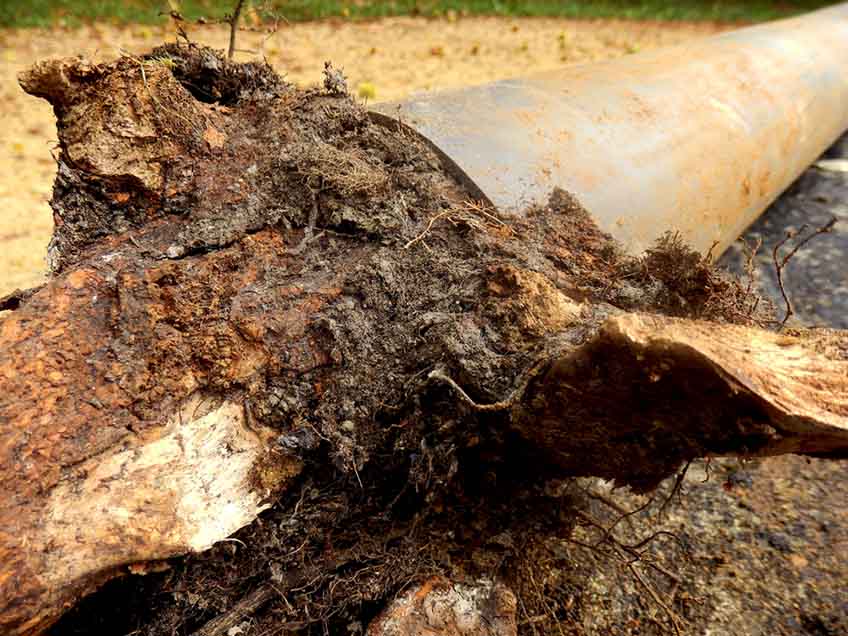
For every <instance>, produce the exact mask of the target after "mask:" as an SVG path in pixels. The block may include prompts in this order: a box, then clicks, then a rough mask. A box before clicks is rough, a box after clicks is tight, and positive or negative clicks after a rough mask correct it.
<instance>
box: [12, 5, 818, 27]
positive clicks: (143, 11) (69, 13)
mask: <svg viewBox="0 0 848 636" xmlns="http://www.w3.org/2000/svg"><path fill="white" fill-rule="evenodd" d="M234 4H235V3H234V0H182V1H181V2H179V5H180V10H181V11H182V13H183V15H184V16H185V17H186V18H188V19H192V20H194V19H197V18H199V17H201V16H202V17H206V18H210V19H215V18H222V17H223V16H224V15H226V14H227V13H228V12H229V11H230V10H231V8H232V6H233V5H234ZM253 4H254V6H263V7H265V12H267V13H269V14H271V13H276V14H277V15H281V16H285V18H286V19H288V20H290V21H302V20H315V19H321V18H329V17H335V16H341V17H347V18H360V19H361V18H376V17H384V16H393V15H421V16H426V17H439V16H445V15H448V14H450V15H466V14H468V15H498V16H515V17H518V16H559V17H567V18H585V19H591V18H628V19H640V20H715V21H722V22H758V21H762V20H769V19H773V18H779V17H786V16H789V15H794V14H797V13H802V12H804V11H810V10H813V9H817V8H820V7H824V6H827V5H829V4H833V3H832V2H827V1H823V0H793V1H790V2H768V1H764V0H752V1H744V0H724V1H722V0H688V1H683V2H675V3H669V2H665V1H663V0H597V1H589V2H587V1H579V0H388V1H379V0H270V1H264V0H254V2H253ZM168 8H169V7H168V2H167V1H166V0H28V1H27V0H0V26H3V27H43V26H53V25H60V26H77V25H79V24H82V23H86V22H92V21H95V20H100V21H108V22H112V23H118V24H126V23H142V24H155V23H161V22H162V21H164V20H165V19H166V16H165V15H164V14H166V13H167V10H168Z"/></svg>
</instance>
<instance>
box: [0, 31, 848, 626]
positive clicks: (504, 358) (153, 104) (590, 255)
mask: <svg viewBox="0 0 848 636" xmlns="http://www.w3.org/2000/svg"><path fill="white" fill-rule="evenodd" d="M21 82H22V85H23V86H24V88H25V89H26V90H27V91H28V92H30V93H32V94H34V95H38V96H41V97H44V98H46V99H48V100H49V101H50V102H51V103H52V104H53V106H54V109H55V111H56V115H57V119H58V127H59V135H60V144H61V155H60V158H59V165H58V175H57V180H56V185H55V188H54V195H53V200H52V206H53V209H54V213H55V221H56V231H55V234H54V238H53V240H52V242H51V245H50V249H49V255H50V256H49V258H50V264H51V268H52V270H53V276H52V277H51V280H50V281H49V282H48V283H47V284H46V285H45V286H44V287H43V288H42V289H40V290H37V291H36V292H35V293H33V294H31V295H28V296H27V295H24V296H23V297H20V298H18V299H17V300H15V302H8V303H3V304H2V306H4V307H10V308H13V311H12V312H10V313H9V314H8V315H7V316H6V317H5V318H4V319H3V322H2V325H0V378H2V387H0V482H2V484H3V489H4V492H5V493H7V496H6V498H5V499H4V501H3V502H2V503H0V563H2V566H0V627H2V631H3V632H4V633H9V634H35V633H39V632H41V631H43V630H44V629H45V628H46V627H48V626H49V625H50V624H51V623H52V622H53V621H55V620H56V619H57V618H58V617H59V616H60V615H61V613H62V612H63V611H65V610H66V609H67V608H68V607H70V606H71V605H72V604H73V603H74V602H75V601H76V600H77V599H78V598H80V597H81V596H83V595H85V594H87V593H89V592H90V591H92V590H94V589H95V588H97V587H98V586H99V585H101V584H102V583H103V582H104V581H106V580H108V579H110V578H112V577H115V576H117V575H119V574H122V573H125V572H133V571H145V570H146V569H149V568H150V567H151V566H149V565H145V563H148V562H150V561H154V560H159V559H166V558H169V557H172V556H175V555H179V554H184V553H187V552H197V551H202V550H205V549H207V548H209V547H210V546H212V545H213V544H215V543H216V542H219V541H222V540H224V539H226V538H227V537H229V536H230V535H231V534H232V533H234V532H235V531H236V530H238V529H239V528H242V527H243V526H246V525H247V524H250V523H251V522H252V521H253V520H254V519H256V518H257V516H258V515H259V513H260V512H261V511H263V510H265V509H267V508H269V507H272V506H274V507H275V508H276V509H278V510H290V511H291V517H292V518H294V517H295V516H297V514H298V511H299V510H300V509H301V506H302V503H303V501H304V498H307V499H308V497H307V496H306V494H304V493H306V492H307V490H309V488H307V486H308V485H309V484H314V483H320V484H323V485H322V486H321V488H318V489H317V492H318V493H319V494H317V495H314V496H312V500H314V503H313V506H314V508H315V509H316V510H318V511H319V512H316V513H315V517H314V518H311V519H310V520H309V521H308V522H306V521H298V523H297V524H295V525H294V526H292V527H290V528H289V529H288V531H287V534H285V536H283V537H280V536H279V535H274V536H275V538H274V541H276V543H277V545H278V548H277V549H278V550H279V552H278V553H275V554H277V556H276V557H275V560H274V563H275V564H276V566H275V567H277V570H275V571H274V572H275V573H274V574H273V578H274V580H275V581H276V583H277V585H278V586H280V588H285V589H299V587H298V586H304V585H306V584H307V583H308V582H310V581H312V582H313V583H314V582H315V581H319V580H320V581H324V580H325V579H326V580H329V579H327V577H330V576H331V575H332V576H340V574H339V572H340V571H341V570H343V569H344V567H348V566H345V565H344V564H348V565H349V564H350V563H353V562H356V563H362V562H369V559H371V560H373V561H375V562H379V563H380V564H382V565H381V568H383V569H380V568H377V569H378V572H375V573H372V574H373V577H375V578H374V580H372V581H371V582H370V583H369V587H368V588H367V589H368V591H367V593H366V592H365V591H361V590H360V588H357V590H360V591H358V592H357V594H360V596H356V595H354V594H351V593H350V590H348V593H349V595H350V596H351V598H353V599H354V600H356V599H359V600H362V599H366V600H372V601H379V600H381V599H382V600H383V601H385V600H386V599H387V598H390V596H391V595H392V594H394V593H395V591H397V590H398V589H400V586H401V584H403V583H404V582H405V581H404V577H407V578H412V577H414V576H421V575H424V574H435V573H439V574H448V575H450V574H453V573H455V572H454V571H467V569H468V568H470V567H471V565H469V564H471V563H473V562H474V559H473V555H472V554H471V551H470V550H471V548H470V547H469V546H470V545H471V543H470V542H469V541H470V539H469V537H470V535H469V533H471V532H472V531H471V528H473V527H476V526H475V524H478V523H480V519H475V518H474V515H470V516H468V515H465V513H464V512H462V513H460V509H461V510H464V509H465V508H463V506H465V505H466V503H467V502H468V501H469V500H473V499H475V498H476V500H478V501H480V502H486V501H489V499H488V498H489V497H490V496H494V494H495V493H494V491H498V492H497V496H499V497H500V496H503V495H504V492H505V491H504V488H507V487H506V486H504V485H503V484H505V483H508V484H509V486H508V491H509V492H510V493H511V495H510V496H513V497H515V498H516V501H521V502H525V500H527V497H530V495H529V494H528V493H531V492H535V490H537V489H538V487H539V486H540V484H544V483H546V482H548V481H550V480H552V479H553V480H556V479H562V478H565V477H576V476H600V477H604V478H607V479H613V480H616V481H618V482H620V483H622V484H628V485H630V486H632V487H633V488H634V489H636V490H639V491H647V490H650V489H652V488H654V487H655V486H656V485H657V484H658V483H659V481H660V480H662V479H663V478H665V477H667V476H669V475H672V474H674V472H675V471H676V470H677V469H678V468H679V467H680V466H681V465H682V464H683V463H685V462H688V461H690V460H692V459H694V458H697V457H709V456H711V455H724V454H738V455H742V456H746V457H750V456H761V455H769V454H779V453H787V452H793V453H803V454H809V455H815V456H827V457H846V456H848V390H846V389H848V381H846V377H848V338H847V337H846V336H845V334H843V333H841V332H827V333H826V332H821V331H815V332H810V333H806V332H805V333H801V332H798V333H794V334H793V335H788V334H775V333H771V332H767V331H763V330H761V329H759V328H757V325H760V324H762V323H763V321H764V320H765V318H764V317H763V315H762V313H760V312H759V310H758V305H757V303H756V300H755V299H754V298H753V296H752V295H751V294H750V292H749V291H747V290H746V289H745V288H744V287H742V286H741V285H739V284H738V283H736V282H734V281H730V280H728V279H725V278H723V277H722V276H720V275H719V274H716V273H715V272H713V271H712V270H711V269H710V268H709V266H708V265H707V264H706V263H705V262H704V261H703V260H702V259H700V257H698V256H697V255H696V254H694V253H692V252H689V251H687V250H686V249H685V248H683V247H682V246H681V245H679V243H677V242H676V241H675V240H674V239H673V238H667V239H665V240H664V241H663V242H661V244H660V245H658V246H657V248H656V249H655V250H654V251H652V252H649V253H648V254H647V255H646V256H645V257H644V258H640V259H634V258H631V257H627V256H624V255H623V254H622V253H621V252H619V251H618V250H617V248H616V246H615V245H614V243H613V242H612V240H611V239H609V237H607V236H606V235H604V234H603V233H601V232H600V231H599V230H597V229H596V228H595V227H594V226H593V225H592V223H591V221H590V220H589V217H588V215H586V213H585V212H584V211H583V210H582V209H581V208H580V206H579V204H578V203H577V202H576V201H574V200H573V199H572V198H571V197H569V196H568V195H567V194H565V193H563V192H555V193H553V194H552V196H551V199H550V201H549V203H548V204H547V205H546V206H539V207H535V208H532V209H530V210H527V211H526V212H525V213H524V214H522V215H511V216H504V215H502V214H500V213H498V211H496V210H492V209H488V208H486V207H484V206H481V205H479V204H476V203H475V202H473V201H470V200H468V195H467V194H466V193H465V192H464V191H463V189H462V186H461V185H460V184H459V183H456V182H454V181H453V180H452V179H451V178H450V177H449V176H447V175H446V174H445V172H444V171H443V170H442V167H441V165H440V163H439V159H438V157H436V156H435V155H434V154H433V153H432V151H431V150H430V149H429V148H428V147H426V146H425V145H424V144H422V143H421V142H420V141H419V140H418V139H416V138H414V137H411V136H409V135H407V134H406V133H404V131H403V129H402V127H400V126H398V127H397V128H394V127H393V126H392V125H391V124H388V125H377V124H375V123H374V122H372V121H371V119H370V118H369V117H368V114H367V113H366V112H365V111H364V110H363V109H362V108H361V107H359V106H357V105H356V104H355V103H354V102H353V101H352V100H351V99H350V98H349V97H348V96H347V95H345V94H339V93H338V92H336V91H337V89H336V86H335V84H334V83H333V82H331V81H328V83H327V87H326V88H325V89H321V90H319V89H313V90H310V91H300V90H296V89H295V88H293V87H291V86H289V85H287V84H285V83H284V82H283V81H282V80H280V79H279V78H278V77H277V76H276V75H275V74H274V73H273V72H272V71H271V70H270V69H269V68H267V67H264V66H262V65H256V64H248V65H237V64H233V63H230V62H228V61H226V60H224V59H223V58H222V57H220V56H218V55H217V54H214V53H213V52H211V51H208V50H205V49H202V48H197V47H194V46H185V47H178V46H168V47H164V48H162V49H158V50H156V51H154V53H153V54H151V55H150V56H147V57H145V58H130V57H124V58H122V59H120V60H118V61H116V62H114V63H111V64H108V65H96V66H95V65H90V64H88V63H86V62H84V61H81V60H70V61H53V62H45V63H42V64H40V65H37V66H36V67H35V68H33V69H32V70H31V71H29V72H28V73H27V74H25V75H24V76H23V77H22V78H21ZM731 323H735V324H731ZM499 480H500V481H499ZM496 482H497V483H498V484H500V485H499V486H498V487H497V488H495V487H494V486H493V485H492V484H494V483H496ZM339 484H341V486H340V485H339ZM309 492H312V491H311V490H309ZM325 493H331V494H325ZM351 493H353V494H351ZM357 493H358V494H357ZM355 497H358V498H359V499H357V500H356V501H354V499H353V498H355ZM530 500H531V501H532V497H531V499H530ZM516 505H517V504H516ZM521 505H522V506H523V505H528V506H529V504H526V502H525V503H522V504H521ZM496 508H497V507H496V506H494V505H492V510H493V511H494V510H495V509H496ZM497 509H498V510H501V509H500V508H497ZM446 510H450V511H451V512H446ZM527 510H528V512H527V514H528V515H530V516H533V515H540V516H544V515H550V514H551V513H550V511H548V510H541V508H537V507H532V506H530V507H529V508H528V509H527ZM491 514H492V520H491V521H490V522H489V521H487V523H491V524H492V525H495V526H497V525H502V526H509V527H512V525H510V524H516V523H518V521H517V520H516V519H514V518H513V517H514V516H515V515H514V514H513V513H512V512H509V513H508V512H507V511H506V510H501V512H500V513H498V514H496V513H495V512H492V513H491ZM463 515H465V516H463ZM498 515H500V516H498ZM540 518H541V517H540ZM342 519H344V520H347V521H345V524H347V525H346V526H345V531H349V532H350V533H351V534H352V536H356V537H359V539H358V540H359V541H360V542H361V544H362V546H366V547H359V548H356V549H354V548H351V547H350V546H349V545H348V546H346V547H345V548H339V549H336V550H334V549H333V548H332V545H331V546H330V547H329V548H328V547H327V545H326V541H327V540H326V538H325V535H327V536H329V535H328V533H329V534H332V530H331V529H332V528H333V527H334V526H339V525H340V524H341V522H340V520H342ZM545 519H546V521H545V523H548V524H565V525H566V526H567V525H568V524H567V521H563V520H562V519H558V520H556V521H554V520H553V519H548V518H547V517H545ZM298 524H300V525H298ZM309 524H311V525H309ZM375 524H376V525H375ZM419 524H423V527H425V528H427V532H429V533H431V534H432V533H438V534H440V535H441V536H442V539H441V540H442V542H443V544H441V545H440V548H439V549H440V550H444V551H448V552H451V554H453V555H454V556H453V558H452V560H449V561H450V563H451V565H450V566H448V565H446V564H445V563H441V565H440V567H436V566H435V565H433V564H432V563H431V564H430V565H429V566H428V568H430V569H432V571H429V569H428V571H426V572H425V571H423V570H422V569H421V567H419V566H417V565H414V564H413V563H414V559H410V558H409V555H420V554H421V551H422V550H424V549H425V548H426V547H427V546H430V545H432V541H433V539H432V536H430V535H427V536H428V537H429V538H427V541H431V543H426V542H425V543H420V542H418V541H424V539H423V538H422V539H415V538H414V537H415V536H417V535H416V529H417V528H419ZM341 525H344V524H341ZM398 527H403V528H406V530H404V532H406V531H408V532H409V536H408V538H407V539H404V540H403V541H402V542H401V544H402V549H400V548H398V549H394V548H392V549H389V548H387V547H386V546H388V545H389V544H390V543H391V541H390V539H391V538H392V537H393V536H395V535H394V534H393V533H394V532H397V529H398ZM540 527H541V525H540ZM444 528H451V531H450V535H449V536H448V534H447V533H445V532H443V531H442V530H443V529H444ZM537 531H538V530H537ZM381 533H382V534H381ZM425 534H426V533H425ZM398 536H400V535H398ZM268 540H269V541H270V539H268ZM369 541H371V542H374V544H375V545H376V544H377V543H379V545H380V546H381V547H380V548H379V550H378V549H377V548H376V547H374V548H373V551H372V552H369V553H368V557H367V558H366V557H365V556H363V553H362V551H363V550H366V549H367V546H368V545H371V544H370V543H369ZM301 542H302V543H301ZM298 546H299V547H298ZM304 546H308V548H305V547H304ZM368 549H370V548H368ZM357 550H359V551H357ZM305 552H309V553H310V554H311V555H312V557H311V560H310V561H309V562H306V561H297V560H292V559H294V556H292V555H295V554H301V556H302V554H304V553H305ZM466 552H467V554H466ZM283 554H285V555H288V556H285V557H283V556H280V555H283ZM463 555H465V556H463ZM433 559H434V560H435V559H436V557H433ZM466 561H467V563H466ZM390 563H396V564H397V566H396V570H395V571H394V572H390V571H389V570H391V567H389V566H388V565H387V564H390ZM428 563H430V562H429V561H428ZM462 563H466V564H465V565H460V564H462ZM383 566H385V567H383ZM263 567H265V566H263ZM374 567H375V568H376V566H374ZM245 576H246V575H245ZM255 576H258V574H255ZM316 585H317V584H316ZM326 589H327V590H328V591H327V593H326V595H325V596H324V597H322V598H323V599H324V601H326V602H327V603H330V602H336V599H337V596H334V594H336V593H335V591H334V590H335V585H333V584H329V583H328V584H327V588H326ZM362 589H365V588H362ZM368 595H370V596H368ZM309 602H312V603H314V600H312V601H309ZM304 603H306V601H304ZM304 607H305V605H304ZM321 609H322V612H324V613H323V614H321V613H320V612H319V614H320V616H321V619H322V620H329V619H328V618H327V617H328V616H330V615H332V612H331V611H330V610H328V609H327V607H324V606H322V608H321ZM295 610H296V608H295V609H292V612H293V614H292V616H295V615H297V616H298V618H297V620H295V619H294V618H293V619H292V627H291V629H292V630H294V629H303V628H304V626H305V625H307V624H308V620H307V619H304V618H303V617H302V616H301V615H300V614H297V611H299V610H297V611H295ZM334 611H335V610H334ZM312 612H313V613H312V614H309V611H308V609H307V611H306V614H307V615H308V616H310V617H312V618H310V619H309V620H312V619H313V618H315V609H314V607H313V609H312ZM375 629H376V628H375Z"/></svg>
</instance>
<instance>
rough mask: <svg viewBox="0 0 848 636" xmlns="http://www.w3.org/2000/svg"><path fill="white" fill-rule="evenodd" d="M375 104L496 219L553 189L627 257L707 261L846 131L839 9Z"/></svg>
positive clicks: (846, 69) (846, 58)
mask: <svg viewBox="0 0 848 636" xmlns="http://www.w3.org/2000/svg"><path fill="white" fill-rule="evenodd" d="M377 109H379V112H380V113H382V114H381V115H380V114H378V115H375V117H377V118H380V119H382V120H386V119H388V118H392V119H393V120H397V119H399V120H400V121H401V122H402V123H403V124H406V125H407V126H410V127H412V128H413V129H414V130H415V131H416V132H418V133H419V134H420V135H422V136H423V137H425V138H426V139H427V140H428V141H429V142H430V143H431V144H433V145H434V146H435V147H436V148H438V149H439V150H440V151H441V152H442V153H443V154H444V155H446V156H447V157H448V158H449V160H450V161H449V163H450V164H451V165H453V167H454V169H455V170H456V171H458V174H459V176H460V177H461V178H463V179H464V180H466V181H468V182H470V183H472V184H474V186H476V188H477V193H478V194H480V195H481V198H487V199H488V200H489V201H490V202H491V203H493V204H494V205H496V206H498V207H499V208H500V209H502V210H504V211H507V212H514V213H518V212H520V210H522V209H523V208H525V207H526V206H527V205H528V204H531V203H534V202H540V201H543V200H545V199H546V198H547V196H548V195H549V193H550V191H551V190H552V189H553V188H554V187H555V186H559V187H561V188H563V189H565V190H568V191H569V192H571V193H572V194H573V195H575V196H576V197H577V199H578V200H580V201H581V203H582V204H583V205H584V206H585V207H586V208H587V209H588V210H589V212H590V213H591V214H592V215H593V217H594V218H595V220H596V222H597V223H598V225H599V226H600V227H601V228H602V229H603V230H605V231H607V232H609V233H610V234H612V235H613V236H614V237H616V238H617V239H618V240H619V241H621V242H622V243H623V244H624V245H625V247H626V248H627V249H628V250H629V251H631V252H633V253H638V252H641V251H642V250H644V249H645V248H646V247H648V246H650V245H651V244H652V243H653V242H654V240H655V239H656V238H657V237H658V236H660V235H661V234H663V233H664V232H665V231H666V230H677V231H679V232H680V233H681V234H682V236H683V238H684V239H686V240H687V241H688V242H689V243H690V244H691V245H692V246H693V247H695V248H696V249H698V250H700V251H702V252H706V251H708V250H711V249H712V250H713V253H714V254H716V255H717V254H719V253H720V252H721V251H723V250H724V249H725V248H726V247H727V246H728V245H730V244H731V243H732V242H733V241H734V240H736V238H737V237H738V236H739V235H740V234H741V233H742V232H743V231H744V229H745V228H746V227H747V226H748V225H749V224H750V223H751V222H752V221H754V220H755V219H756V218H757V217H758V216H759V215H760V214H761V213H762V212H763V211H764V210H765V209H766V207H768V205H769V204H770V203H771V202H772V201H773V200H774V199H775V198H777V196H778V195H779V194H780V193H781V192H782V191H783V190H784V189H785V188H787V187H788V186H789V185H790V184H791V183H792V181H793V180H794V179H796V178H797V177H798V176H799V175H800V174H801V172H802V171H803V170H804V169H805V168H806V167H807V166H809V165H810V163H812V162H813V161H814V160H815V159H816V158H817V157H818V156H819V155H820V154H821V153H822V152H823V151H824V150H825V149H826V148H827V147H828V146H829V145H830V144H831V143H832V142H833V141H834V140H835V139H836V138H837V137H838V136H839V135H840V134H841V133H842V132H843V131H844V130H846V129H848V3H846V4H842V5H838V6H835V7H832V8H827V9H823V10H820V11H816V12H813V13H809V14H806V15H803V16H800V17H797V18H791V19H786V20H780V21H776V22H772V23H768V24H764V25H760V26H754V27H749V28H744V29H740V30H737V31H731V32H727V33H723V34H720V35H717V36H713V37H709V38H704V39H699V40H695V41H692V42H689V43H686V44H683V45H680V46H676V47H669V48H663V49H657V50H653V51H648V52H644V53H640V54H635V55H629V56H626V57H622V58H620V59H616V60H612V61H608V62H602V63H594V64H582V65H574V66H570V67H566V68H563V69H561V70H557V71H554V72H550V73H543V74H539V75H533V76H531V77H526V78H518V79H511V80H505V81H499V82H495V83H492V84H485V85H482V86H474V87H470V88H464V89H460V90H454V91H450V92H443V93H434V94H432V95H427V96H424V97H421V98H418V99H413V100H411V101H406V102H401V103H387V104H380V105H378V106H377Z"/></svg>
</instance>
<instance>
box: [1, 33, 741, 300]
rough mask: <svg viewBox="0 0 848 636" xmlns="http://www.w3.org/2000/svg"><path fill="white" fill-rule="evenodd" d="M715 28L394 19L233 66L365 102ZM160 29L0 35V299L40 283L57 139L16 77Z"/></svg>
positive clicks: (106, 52)
mask: <svg viewBox="0 0 848 636" xmlns="http://www.w3.org/2000/svg"><path fill="white" fill-rule="evenodd" d="M722 28H724V27H722V26H720V25H714V24H705V23H699V24H686V23H675V24H662V23H636V22H625V21H585V22H580V21H573V20H562V19H501V18H482V17H481V18H460V19H458V20H454V21H450V20H447V19H445V20H424V19H414V18H394V19H387V20H382V21H375V22H359V23H349V22H342V21H325V22H318V23H303V24H292V25H282V26H281V27H280V28H279V29H278V31H277V32H276V33H275V34H273V35H271V36H270V37H269V36H268V34H267V33H263V32H257V31H246V32H243V33H242V34H241V35H240V40H239V45H240V47H242V48H243V49H244V51H242V52H240V53H239V54H238V58H239V59H243V60H247V59H250V58H251V57H254V56H256V55H260V54H264V55H265V56H266V58H267V59H268V61H269V62H270V63H271V64H272V65H273V66H274V67H275V68H276V69H277V70H278V71H279V72H281V73H284V74H286V76H287V78H288V79H289V80H291V81H294V82H296V83H298V84H304V85H305V84H311V83H316V82H318V81H319V80H320V78H321V70H322V68H323V63H324V61H325V60H331V61H332V62H333V63H334V65H336V66H337V67H342V68H343V69H344V71H345V73H346V74H347V75H348V77H349V80H350V85H351V87H352V88H353V89H354V90H356V91H360V92H361V94H369V93H371V92H372V91H373V97H371V98H370V99H372V100H376V101H383V100H392V99H398V98H402V97H404V96H406V95H409V94H411V93H414V92H416V91H427V90H438V89H444V88H450V87H456V86H460V85H463V84H475V83H482V82H487V81H492V80H496V79H501V78H505V77H510V76H516V75H522V74H526V73H529V72H531V71H535V70H539V71H543V70H546V69H551V68H557V67H559V66H562V65H563V64H571V63H578V62H585V61H590V60H599V59H605V58H612V57H617V56H620V55H626V54H628V53H632V52H635V51H638V50H641V49H647V48H652V47H656V46H662V45H667V44H674V43H677V42H681V41H683V40H686V39H688V38H693V37H701V36H704V35H708V34H710V33H714V32H716V31H718V30H721V29H722ZM188 32H189V37H190V38H192V39H193V40H197V41H200V42H203V43H206V44H209V45H211V46H215V47H218V48H224V46H225V44H226V41H227V32H226V30H225V29H223V28H222V27H219V26H203V27H201V26H191V27H189V28H188ZM173 38H174V31H173V27H172V26H168V27H161V28H159V27H153V28H152V27H125V28H115V27H111V26H105V25H94V26H89V27H85V28H81V29H78V30H59V29H56V30H52V31H44V30H25V31H8V30H7V31H0V60H2V64H0V116H2V121H3V134H2V136H0V246H2V250H0V295H2V294H4V293H6V292H8V291H11V290H14V289H15V288H25V287H29V286H32V285H35V284H37V283H38V282H39V281H40V280H41V278H42V277H43V275H44V271H45V262H44V256H45V252H46V246H47V241H48V240H49V237H50V232H51V230H52V219H51V214H50V208H49V206H48V205H47V200H48V199H49V197H50V192H51V188H52V182H53V177H54V174H55V164H54V162H53V159H52V158H51V155H50V152H51V146H52V145H53V144H54V143H55V142H54V140H55V139H56V130H55V125H54V123H53V115H52V113H51V111H50V107H49V106H48V105H47V103H46V102H43V101H41V100H37V99H34V98H32V97H30V96H28V95H25V94H24V92H23V91H22V90H21V89H20V87H19V86H18V84H17V81H16V76H17V74H18V73H19V72H20V71H21V70H23V69H25V68H27V67H28V66H29V65H30V64H32V63H33V62H34V61H36V60H38V59H42V58H45V57H48V56H71V55H77V54H84V55H87V56H92V57H94V58H95V59H98V60H102V59H109V58H113V57H115V56H116V54H118V53H119V52H120V51H121V50H126V51H131V52H139V51H143V50H147V49H150V48H152V46H154V45H155V44H157V43H159V42H161V41H162V40H172V39H173Z"/></svg>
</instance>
